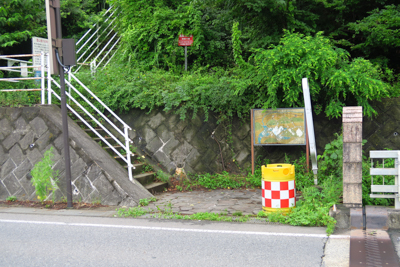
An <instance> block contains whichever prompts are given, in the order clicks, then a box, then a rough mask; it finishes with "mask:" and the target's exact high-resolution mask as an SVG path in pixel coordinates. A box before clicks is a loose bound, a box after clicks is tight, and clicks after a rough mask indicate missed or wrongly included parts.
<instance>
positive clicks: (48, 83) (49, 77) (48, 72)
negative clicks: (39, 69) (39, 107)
mask: <svg viewBox="0 0 400 267" xmlns="http://www.w3.org/2000/svg"><path fill="white" fill-rule="evenodd" d="M47 104H49V105H51V72H50V55H49V54H47Z"/></svg>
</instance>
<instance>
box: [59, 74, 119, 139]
mask: <svg viewBox="0 0 400 267" xmlns="http://www.w3.org/2000/svg"><path fill="white" fill-rule="evenodd" d="M65 82H66V84H67V85H69V86H70V88H72V89H73V90H74V91H75V92H76V93H77V94H78V95H79V96H80V97H81V98H83V100H85V102H86V103H88V104H89V105H90V106H91V107H92V108H93V109H94V110H95V111H96V112H97V113H98V114H100V116H101V117H103V119H105V120H106V121H107V122H108V123H109V124H110V125H111V126H113V128H114V129H115V130H117V131H118V132H119V133H120V134H121V135H124V133H123V132H122V131H121V130H120V129H118V127H116V126H115V125H114V124H113V123H112V122H111V121H110V120H109V119H108V118H107V116H105V115H104V114H103V113H102V112H100V111H99V110H98V109H97V108H96V106H95V105H93V104H92V103H91V102H90V101H89V100H88V99H87V98H86V97H85V96H84V95H82V94H81V92H79V91H78V90H77V89H76V88H75V87H74V86H73V85H72V84H71V83H70V82H69V81H67V80H65ZM80 108H82V109H83V107H80ZM85 112H86V114H87V115H89V117H90V118H92V119H93V120H95V121H96V123H98V122H97V120H96V119H95V118H94V117H93V116H92V115H91V114H90V112H87V111H86V109H85ZM99 124H100V123H99ZM102 128H103V127H102ZM103 129H104V130H105V131H106V132H107V133H108V134H110V135H111V133H110V132H108V130H107V129H106V128H103ZM120 145H121V146H123V144H122V143H120Z"/></svg>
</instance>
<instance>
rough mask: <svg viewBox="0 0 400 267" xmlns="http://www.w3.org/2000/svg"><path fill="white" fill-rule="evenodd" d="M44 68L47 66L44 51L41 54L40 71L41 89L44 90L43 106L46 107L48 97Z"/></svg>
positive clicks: (42, 94)
mask: <svg viewBox="0 0 400 267" xmlns="http://www.w3.org/2000/svg"><path fill="white" fill-rule="evenodd" d="M44 66H45V64H44V52H43V51H42V52H40V71H41V74H40V75H41V89H42V91H41V96H42V97H41V98H42V102H41V103H42V105H44V104H45V101H46V99H45V98H46V97H45V89H46V88H45V86H44V79H45V78H44Z"/></svg>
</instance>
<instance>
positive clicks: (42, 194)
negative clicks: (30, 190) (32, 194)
mask: <svg viewBox="0 0 400 267" xmlns="http://www.w3.org/2000/svg"><path fill="white" fill-rule="evenodd" d="M53 150H54V148H53V147H51V148H50V149H49V150H47V151H46V152H44V156H43V158H42V160H41V161H39V162H37V163H36V164H35V166H34V167H33V169H32V171H31V175H32V180H31V181H32V185H33V186H34V187H35V190H36V195H37V198H38V199H39V200H40V201H41V202H43V201H44V200H45V199H46V198H47V196H48V195H49V194H50V193H52V197H53V201H54V198H55V195H54V191H55V190H57V189H58V185H57V183H58V170H57V171H54V170H53V169H52V167H53V165H54V161H53V158H54V153H53Z"/></svg>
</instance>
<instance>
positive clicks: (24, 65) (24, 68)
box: [0, 52, 46, 105]
mask: <svg viewBox="0 0 400 267" xmlns="http://www.w3.org/2000/svg"><path fill="white" fill-rule="evenodd" d="M35 56H37V57H39V56H40V59H41V60H40V62H41V64H40V65H28V64H32V62H29V61H25V60H18V59H14V58H24V57H35ZM44 57H45V53H44V52H41V53H40V54H26V55H1V56H0V59H3V60H7V62H10V61H12V62H13V63H14V62H18V63H20V66H13V64H9V63H7V65H8V66H7V67H0V70H3V71H8V72H19V73H21V76H22V78H21V77H15V78H14V77H12V78H0V82H1V81H4V82H18V81H26V80H40V88H25V89H3V90H0V92H21V91H41V103H42V105H43V104H45V89H46V88H45V75H44V72H45V65H44V62H45V61H44ZM28 69H39V70H40V73H41V76H40V77H28V74H29V73H32V72H29V71H28Z"/></svg>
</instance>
